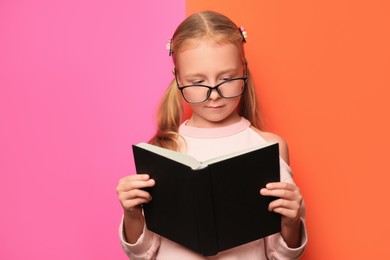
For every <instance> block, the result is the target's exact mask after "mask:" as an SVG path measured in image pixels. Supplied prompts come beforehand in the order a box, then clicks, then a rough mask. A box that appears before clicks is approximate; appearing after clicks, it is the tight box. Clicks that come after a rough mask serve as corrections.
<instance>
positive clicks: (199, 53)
mask: <svg viewBox="0 0 390 260" xmlns="http://www.w3.org/2000/svg"><path fill="white" fill-rule="evenodd" d="M242 61H243V58H242V55H241V52H240V49H239V47H237V46H236V45H234V44H231V43H223V44H221V43H216V42H212V41H197V42H192V44H190V45H188V46H186V48H183V49H182V50H181V51H180V52H178V53H176V55H175V65H176V68H177V70H178V71H181V72H183V71H189V72H193V71H210V70H213V71H215V70H227V69H232V68H240V67H241V65H242V64H243V62H242Z"/></svg>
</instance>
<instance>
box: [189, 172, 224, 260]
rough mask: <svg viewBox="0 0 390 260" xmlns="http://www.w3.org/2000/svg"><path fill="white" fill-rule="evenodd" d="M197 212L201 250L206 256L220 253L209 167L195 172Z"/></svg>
mask: <svg viewBox="0 0 390 260" xmlns="http://www.w3.org/2000/svg"><path fill="white" fill-rule="evenodd" d="M194 180H195V181H194V186H193V188H194V191H195V200H196V202H195V205H194V207H196V208H195V212H196V221H197V227H198V237H199V245H200V251H201V253H202V254H203V255H204V256H211V255H216V254H217V253H218V251H219V250H218V241H217V231H216V224H215V214H214V205H213V199H212V198H213V191H212V185H211V179H210V173H209V171H208V167H206V168H204V169H200V170H196V171H195V172H194Z"/></svg>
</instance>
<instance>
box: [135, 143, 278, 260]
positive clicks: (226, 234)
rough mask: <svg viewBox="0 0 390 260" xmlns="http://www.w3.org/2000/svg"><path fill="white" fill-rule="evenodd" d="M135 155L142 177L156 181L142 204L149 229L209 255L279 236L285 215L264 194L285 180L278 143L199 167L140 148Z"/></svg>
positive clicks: (137, 168) (136, 147) (271, 198)
mask: <svg viewBox="0 0 390 260" xmlns="http://www.w3.org/2000/svg"><path fill="white" fill-rule="evenodd" d="M163 150H165V149H163ZM170 152H171V153H172V151H170ZM133 154H134V160H135V165H136V171H137V173H138V174H141V173H148V174H149V175H150V176H151V178H153V179H154V180H155V181H156V184H155V186H154V187H151V188H148V189H146V190H147V191H148V192H150V194H151V196H152V198H153V199H152V201H151V202H149V203H147V204H144V205H143V209H144V214H145V220H146V225H147V228H148V229H149V230H150V231H153V232H155V233H157V234H159V235H161V236H164V237H166V238H167V239H170V240H172V241H174V242H176V243H178V244H181V245H182V246H185V247H187V248H189V249H191V250H193V251H196V252H198V253H200V254H202V255H205V256H209V255H215V254H217V253H218V252H220V251H224V250H227V249H230V248H233V247H236V246H239V245H242V244H245V243H249V242H251V241H254V240H257V239H260V238H263V237H266V236H268V235H271V234H274V233H277V232H280V220H281V218H280V215H279V214H276V213H273V212H269V211H268V205H269V203H270V202H271V201H272V200H273V199H275V198H273V197H265V196H261V195H260V189H261V188H263V187H265V185H266V184H267V183H269V182H277V181H280V165H279V148H278V144H276V143H275V144H271V145H268V146H265V147H261V148H259V149H255V150H251V151H248V152H245V153H242V154H240V155H236V156H234V157H232V158H228V159H225V160H221V161H218V162H213V163H210V164H208V165H207V166H206V167H203V168H200V169H192V168H191V167H189V166H187V165H185V164H182V163H180V162H178V161H175V160H173V159H169V158H166V157H165V156H163V155H160V154H157V153H155V152H152V151H149V150H147V149H145V148H141V147H138V146H136V145H133Z"/></svg>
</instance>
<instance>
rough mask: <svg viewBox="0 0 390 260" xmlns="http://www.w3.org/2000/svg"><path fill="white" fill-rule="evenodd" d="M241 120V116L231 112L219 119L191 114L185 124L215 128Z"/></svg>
mask: <svg viewBox="0 0 390 260" xmlns="http://www.w3.org/2000/svg"><path fill="white" fill-rule="evenodd" d="M240 120H241V116H240V115H239V114H238V113H236V112H235V113H232V114H231V115H230V116H228V117H226V118H224V119H223V120H219V121H210V120H206V119H204V118H201V117H198V116H195V115H192V116H191V117H190V119H188V120H187V123H186V125H188V126H192V127H198V128H217V127H224V126H229V125H232V124H235V123H238V122H239V121H240Z"/></svg>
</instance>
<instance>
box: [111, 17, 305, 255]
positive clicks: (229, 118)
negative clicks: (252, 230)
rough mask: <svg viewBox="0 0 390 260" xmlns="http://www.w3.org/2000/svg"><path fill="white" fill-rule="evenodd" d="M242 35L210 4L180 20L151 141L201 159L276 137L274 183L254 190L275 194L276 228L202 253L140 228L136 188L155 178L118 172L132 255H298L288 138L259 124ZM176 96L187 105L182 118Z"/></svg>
mask: <svg viewBox="0 0 390 260" xmlns="http://www.w3.org/2000/svg"><path fill="white" fill-rule="evenodd" d="M245 38H246V32H245V31H244V30H243V28H242V27H241V28H239V27H237V25H235V24H234V23H233V22H232V21H231V20H230V19H229V18H227V17H225V16H224V15H222V14H219V13H216V12H213V11H204V12H200V13H196V14H193V15H191V16H189V17H188V18H187V19H185V20H184V21H183V22H182V23H181V24H180V25H179V27H178V28H177V29H176V31H175V33H174V35H173V38H172V39H171V41H170V42H169V43H168V48H169V54H170V55H172V58H173V62H174V65H175V69H174V74H175V78H174V80H173V81H172V83H171V84H170V86H169V87H168V89H167V91H166V93H165V95H164V97H163V99H162V101H161V104H160V107H159V110H158V130H157V132H156V134H155V136H154V137H153V138H152V139H151V140H150V143H151V144H154V145H157V146H161V147H164V148H168V149H172V150H176V151H181V152H183V153H187V154H189V155H191V156H193V157H195V158H196V159H198V160H200V161H203V160H207V159H210V158H213V157H216V156H219V155H222V154H226V153H231V152H234V151H239V150H243V149H244V148H248V147H251V146H255V145H257V144H262V143H265V142H278V143H279V150H280V165H281V169H280V174H281V182H275V183H269V184H267V186H266V188H263V189H259V196H274V197H278V199H276V200H274V201H272V202H271V203H270V204H269V210H270V211H273V212H276V213H279V214H281V216H282V223H281V232H280V233H277V234H274V235H271V236H268V237H265V238H263V239H259V240H256V241H253V242H250V243H247V244H244V245H241V246H238V247H235V248H232V249H229V250H226V251H222V252H220V253H218V254H217V255H215V256H211V257H204V256H201V255H199V254H197V253H195V252H193V251H191V250H189V249H187V248H184V247H182V246H180V245H178V244H176V243H174V242H172V241H170V240H168V239H166V238H164V237H162V236H159V235H157V234H155V233H153V232H151V231H149V230H148V229H147V228H146V223H145V219H144V216H143V212H142V208H141V205H142V204H144V203H148V202H149V201H150V200H152V198H151V196H150V194H149V193H148V192H146V191H145V190H143V188H147V187H152V186H154V185H155V181H154V180H153V179H151V178H149V176H148V174H147V173H145V174H133V175H130V176H127V177H124V178H123V179H121V180H120V181H119V184H118V187H117V193H118V196H119V200H120V202H121V204H122V207H123V210H124V213H123V220H122V224H121V226H120V239H121V244H122V247H123V249H124V252H125V253H126V254H127V255H128V256H129V258H131V259H132V260H136V259H173V260H175V259H298V258H299V257H300V256H301V255H302V253H303V251H304V248H305V246H306V243H307V233H306V228H305V219H304V217H305V216H304V203H303V198H302V195H301V192H300V190H299V188H298V187H297V186H296V185H295V183H294V181H293V179H292V172H291V169H290V167H289V156H288V149H287V144H286V143H285V141H284V140H283V139H282V138H281V137H279V136H277V135H275V134H272V133H269V132H264V131H261V130H260V124H259V113H258V108H257V101H256V95H255V87H254V84H253V81H252V78H251V74H250V71H249V69H248V64H247V61H246V58H245V53H244V48H243V45H244V43H245V42H246V39H245ZM182 100H184V101H185V102H187V103H188V104H189V106H190V108H191V111H192V114H191V116H190V118H189V119H188V120H185V121H184V122H183V120H182V115H183V106H182ZM150 163H153V162H150ZM237 178H240V173H239V172H237ZM239 224H240V223H237V225H239ZM265 225H266V223H265Z"/></svg>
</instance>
